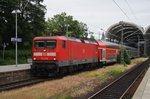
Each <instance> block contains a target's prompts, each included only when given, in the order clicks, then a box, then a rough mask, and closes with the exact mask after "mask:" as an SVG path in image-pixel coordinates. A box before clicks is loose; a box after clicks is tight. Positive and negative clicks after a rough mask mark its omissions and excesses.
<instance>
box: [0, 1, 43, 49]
mask: <svg viewBox="0 0 150 99" xmlns="http://www.w3.org/2000/svg"><path fill="white" fill-rule="evenodd" d="M42 2H43V0H1V1H0V13H1V17H0V27H1V29H0V42H1V41H2V42H5V43H9V46H10V48H11V47H12V46H13V44H12V43H11V41H10V39H11V37H15V17H16V16H15V13H12V11H14V10H16V9H19V10H20V11H21V13H18V14H17V19H18V20H17V21H18V37H19V38H22V39H23V43H22V44H21V45H20V46H19V47H23V46H24V47H27V46H29V47H30V46H31V43H29V44H28V45H27V44H25V43H26V42H31V41H32V38H33V37H34V36H37V35H41V32H42V31H44V29H45V18H44V16H45V6H43V5H42V4H41V3H42Z"/></svg>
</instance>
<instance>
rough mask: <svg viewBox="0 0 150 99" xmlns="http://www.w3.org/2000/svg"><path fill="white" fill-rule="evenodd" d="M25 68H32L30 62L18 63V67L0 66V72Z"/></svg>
mask: <svg viewBox="0 0 150 99" xmlns="http://www.w3.org/2000/svg"><path fill="white" fill-rule="evenodd" d="M24 69H30V64H18V66H17V67H16V65H6V66H0V73H1V72H8V71H16V70H24Z"/></svg>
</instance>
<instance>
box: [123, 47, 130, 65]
mask: <svg viewBox="0 0 150 99" xmlns="http://www.w3.org/2000/svg"><path fill="white" fill-rule="evenodd" d="M123 54H124V55H123V56H124V62H125V63H126V64H130V63H131V59H130V56H129V54H128V53H127V50H124V53H123Z"/></svg>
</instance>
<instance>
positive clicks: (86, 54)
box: [31, 36, 138, 75]
mask: <svg viewBox="0 0 150 99" xmlns="http://www.w3.org/2000/svg"><path fill="white" fill-rule="evenodd" d="M124 47H125V48H126V49H127V51H128V53H129V54H130V56H131V57H137V56H138V55H137V49H136V48H132V47H127V46H124ZM118 54H120V45H118V44H114V43H110V42H106V41H92V40H82V39H77V38H73V37H65V36H52V37H35V38H34V39H33V46H32V65H31V70H32V71H33V72H34V73H35V74H46V75H48V74H49V73H58V72H65V71H72V70H75V69H79V68H88V66H98V65H99V63H109V62H117V55H118ZM85 64H88V65H85Z"/></svg>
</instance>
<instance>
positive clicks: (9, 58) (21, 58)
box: [0, 50, 31, 65]
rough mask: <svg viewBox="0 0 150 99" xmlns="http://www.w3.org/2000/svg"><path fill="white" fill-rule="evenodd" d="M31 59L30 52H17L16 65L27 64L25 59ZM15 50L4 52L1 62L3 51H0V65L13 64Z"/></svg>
mask: <svg viewBox="0 0 150 99" xmlns="http://www.w3.org/2000/svg"><path fill="white" fill-rule="evenodd" d="M30 57H31V50H18V63H19V64H23V63H27V58H30ZM15 59H16V52H15V50H5V58H4V60H3V51H2V50H1V51H0V65H9V64H15Z"/></svg>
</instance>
